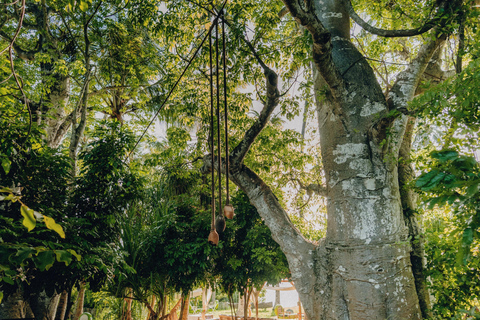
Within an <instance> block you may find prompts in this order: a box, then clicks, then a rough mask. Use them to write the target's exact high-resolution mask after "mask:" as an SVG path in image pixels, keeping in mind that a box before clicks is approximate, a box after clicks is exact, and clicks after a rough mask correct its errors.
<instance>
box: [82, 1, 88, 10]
mask: <svg viewBox="0 0 480 320" xmlns="http://www.w3.org/2000/svg"><path fill="white" fill-rule="evenodd" d="M87 9H88V3H86V2H84V1H80V10H82V11H83V12H85V11H87Z"/></svg>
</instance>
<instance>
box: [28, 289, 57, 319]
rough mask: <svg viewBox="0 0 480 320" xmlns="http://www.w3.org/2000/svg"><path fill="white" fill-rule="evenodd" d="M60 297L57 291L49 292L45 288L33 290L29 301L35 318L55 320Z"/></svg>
mask: <svg viewBox="0 0 480 320" xmlns="http://www.w3.org/2000/svg"><path fill="white" fill-rule="evenodd" d="M59 299H60V294H59V293H57V292H56V291H54V292H53V294H49V293H47V291H46V290H45V289H43V290H42V291H37V292H32V293H31V295H30V299H29V301H30V307H31V308H32V312H33V314H34V315H35V319H39V320H55V315H56V313H57V306H58V301H59Z"/></svg>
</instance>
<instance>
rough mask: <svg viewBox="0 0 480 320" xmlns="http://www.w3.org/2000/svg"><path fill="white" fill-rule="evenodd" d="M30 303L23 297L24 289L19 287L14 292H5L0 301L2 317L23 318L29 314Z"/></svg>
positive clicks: (0, 314)
mask: <svg viewBox="0 0 480 320" xmlns="http://www.w3.org/2000/svg"><path fill="white" fill-rule="evenodd" d="M27 309H28V303H27V302H26V301H25V298H24V297H23V291H22V290H20V289H18V290H17V291H15V292H13V293H9V294H7V293H4V297H3V300H2V303H0V319H21V318H25V317H26V316H27Z"/></svg>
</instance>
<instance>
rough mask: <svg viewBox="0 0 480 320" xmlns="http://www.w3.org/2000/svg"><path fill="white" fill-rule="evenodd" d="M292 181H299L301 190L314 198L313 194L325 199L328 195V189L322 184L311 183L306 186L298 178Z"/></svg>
mask: <svg viewBox="0 0 480 320" xmlns="http://www.w3.org/2000/svg"><path fill="white" fill-rule="evenodd" d="M291 180H292V181H297V182H298V184H299V186H300V189H303V190H305V191H306V192H307V194H308V195H309V196H312V194H313V193H315V194H317V195H319V196H322V197H325V196H326V195H327V189H326V188H325V186H322V185H321V184H318V183H310V184H308V185H304V184H303V183H302V181H301V180H300V179H298V178H295V179H291Z"/></svg>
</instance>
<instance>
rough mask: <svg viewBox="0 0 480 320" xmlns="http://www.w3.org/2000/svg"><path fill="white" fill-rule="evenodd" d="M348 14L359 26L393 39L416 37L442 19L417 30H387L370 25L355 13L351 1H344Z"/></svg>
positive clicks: (429, 22) (439, 17)
mask: <svg viewBox="0 0 480 320" xmlns="http://www.w3.org/2000/svg"><path fill="white" fill-rule="evenodd" d="M344 1H345V4H346V7H347V10H348V14H349V15H350V17H351V18H352V19H353V21H355V22H356V23H357V24H358V25H359V26H361V27H362V28H363V29H365V30H366V31H368V32H370V33H373V34H376V35H378V36H381V37H387V38H393V37H411V36H416V35H419V34H422V33H425V32H427V31H429V30H431V29H432V28H433V27H435V26H436V25H437V24H438V22H439V21H440V19H441V16H440V15H437V16H436V17H435V18H433V19H431V20H430V21H428V22H427V23H425V24H424V25H423V26H421V27H418V28H415V29H407V30H386V29H381V28H377V27H374V26H372V25H370V24H368V23H367V22H366V21H365V20H363V19H362V18H360V16H359V15H358V14H357V13H356V12H355V10H354V9H353V6H352V2H351V1H350V0H344Z"/></svg>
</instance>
